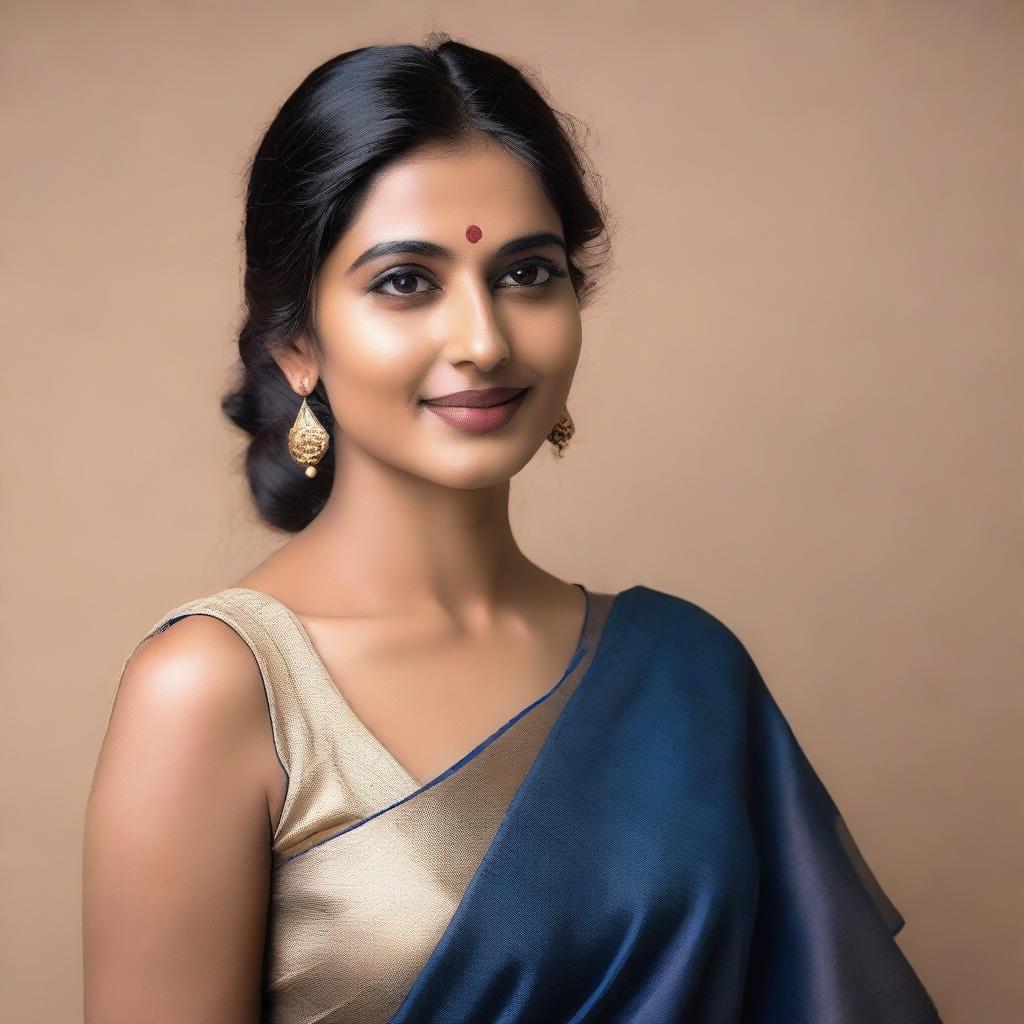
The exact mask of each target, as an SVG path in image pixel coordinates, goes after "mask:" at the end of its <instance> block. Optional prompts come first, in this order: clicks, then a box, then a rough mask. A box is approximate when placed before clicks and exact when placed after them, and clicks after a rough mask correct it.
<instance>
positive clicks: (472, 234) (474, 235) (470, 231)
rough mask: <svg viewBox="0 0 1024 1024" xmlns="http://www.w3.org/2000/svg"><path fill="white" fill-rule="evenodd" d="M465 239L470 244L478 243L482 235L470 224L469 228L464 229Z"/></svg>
mask: <svg viewBox="0 0 1024 1024" xmlns="http://www.w3.org/2000/svg"><path fill="white" fill-rule="evenodd" d="M466 237H467V238H468V239H469V240H470V241H471V242H479V241H480V239H481V238H483V237H484V233H483V232H482V231H481V230H480V229H479V228H478V227H477V226H476V225H475V224H470V225H469V227H468V228H466Z"/></svg>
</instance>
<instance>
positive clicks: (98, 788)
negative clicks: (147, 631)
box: [82, 615, 271, 1024]
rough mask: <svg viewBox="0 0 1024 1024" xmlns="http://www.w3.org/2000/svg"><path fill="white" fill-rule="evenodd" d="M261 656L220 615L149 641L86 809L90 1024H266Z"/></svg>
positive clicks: (139, 653)
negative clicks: (258, 661)
mask: <svg viewBox="0 0 1024 1024" xmlns="http://www.w3.org/2000/svg"><path fill="white" fill-rule="evenodd" d="M266 716H267V711H266V702H265V698H264V693H263V686H262V680H261V678H260V673H259V669H258V667H257V665H256V661H255V659H254V658H253V656H252V653H251V652H250V651H249V648H248V647H247V646H246V645H245V643H244V642H243V641H242V639H241V638H240V637H239V636H238V635H237V634H236V633H235V632H234V630H233V629H231V627H230V626H228V625H227V624H226V623H224V622H221V621H220V620H218V619H216V618H212V617H210V616H206V615H194V616H188V617H186V618H183V619H180V620H178V621H177V622H175V623H173V624H172V625H171V626H169V627H167V628H166V629H165V630H164V631H163V632H161V633H157V634H155V635H154V636H152V637H150V638H149V639H147V640H145V641H144V642H143V643H142V644H141V645H140V646H139V648H138V649H137V650H136V651H135V652H134V654H133V655H132V657H131V658H130V660H129V662H128V665H127V666H126V668H125V671H124V674H123V675H122V678H121V683H120V686H119V689H118V693H117V699H116V701H115V705H114V709H113V711H112V713H111V717H110V722H109V725H108V728H107V733H106V736H105V738H104V742H103V747H102V750H101V751H100V755H99V759H98V762H97V765H96V771H95V775H94V778H93V783H92V789H91V791H90V794H89V800H88V804H87V808H86V819H85V833H84V855H83V895H82V900H83V918H82V923H83V951H84V988H85V993H84V994H85V1021H86V1024H129V1022H132V1024H135V1022H138V1021H142V1020H144V1021H146V1022H147V1024H164V1022H168V1024H169V1022H172V1021H173V1022H174V1024H200V1022H202V1024H207V1022H208V1024H255V1022H257V1021H258V1020H259V1015H260V997H261V981H262V978H261V972H262V959H263V947H264V936H265V927H266V914H267V905H268V896H269V887H270V872H271V848H270V841H271V832H270V824H269V815H268V810H267V787H266V780H265V778H264V777H263V775H262V774H261V767H260V765H261V764H265V763H266V762H265V756H261V747H260V744H261V743H263V742H265V741H266V738H267V737H268V736H269V723H268V722H267V718H266Z"/></svg>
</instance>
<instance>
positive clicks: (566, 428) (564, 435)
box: [547, 408, 576, 456]
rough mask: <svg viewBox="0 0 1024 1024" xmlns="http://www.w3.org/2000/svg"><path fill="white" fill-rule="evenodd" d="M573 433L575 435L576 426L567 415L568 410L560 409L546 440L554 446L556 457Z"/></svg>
mask: <svg viewBox="0 0 1024 1024" xmlns="http://www.w3.org/2000/svg"><path fill="white" fill-rule="evenodd" d="M574 433H576V425H575V424H574V423H573V421H572V417H571V416H570V415H569V410H568V409H567V408H565V409H562V412H561V414H560V415H559V417H558V420H557V422H556V423H555V425H554V426H553V427H552V428H551V433H550V434H548V438H547V439H548V440H549V441H550V442H551V443H552V444H553V445H554V446H555V453H556V454H557V455H559V456H561V454H562V452H563V451H564V449H565V447H566V445H568V443H569V441H570V440H571V439H572V435H573V434H574Z"/></svg>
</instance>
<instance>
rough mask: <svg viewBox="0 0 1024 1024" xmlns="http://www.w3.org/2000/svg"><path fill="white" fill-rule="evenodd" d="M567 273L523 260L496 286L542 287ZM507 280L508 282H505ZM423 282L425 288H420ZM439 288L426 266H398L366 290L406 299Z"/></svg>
mask: <svg viewBox="0 0 1024 1024" xmlns="http://www.w3.org/2000/svg"><path fill="white" fill-rule="evenodd" d="M566 276H568V275H567V273H566V271H564V270H563V269H562V268H561V267H559V266H558V265H557V264H556V263H553V262H552V261H551V260H547V259H541V258H540V257H537V258H535V259H532V260H523V261H522V262H520V263H517V264H516V265H515V266H513V267H509V268H508V270H506V271H505V272H504V273H502V274H501V276H500V277H498V278H497V279H496V280H495V282H494V285H493V287H495V288H510V289H514V290H525V289H528V288H543V287H544V286H545V285H549V284H551V283H552V282H553V281H554V280H555V279H556V278H559V277H566ZM505 281H508V282H509V283H507V284H505V283H502V282H505ZM421 283H422V285H423V287H421ZM439 287H440V286H439V285H437V284H436V283H435V282H434V281H433V279H432V278H431V277H430V275H429V274H427V273H426V272H425V270H424V268H417V267H396V268H395V269H394V270H390V271H388V272H387V273H386V274H384V275H383V276H382V277H378V278H376V279H375V280H374V282H373V283H372V284H371V285H370V286H369V287H368V288H367V291H368V292H375V293H376V294H378V295H386V296H388V297H390V298H399V299H404V298H411V297H412V296H415V295H422V294H423V293H425V292H430V291H437V290H438V289H439Z"/></svg>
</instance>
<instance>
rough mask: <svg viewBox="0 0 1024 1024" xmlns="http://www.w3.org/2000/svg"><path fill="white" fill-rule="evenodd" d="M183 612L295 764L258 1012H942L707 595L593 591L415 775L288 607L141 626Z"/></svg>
mask: <svg viewBox="0 0 1024 1024" xmlns="http://www.w3.org/2000/svg"><path fill="white" fill-rule="evenodd" d="M195 612H198V613H202V614H212V615H216V616H218V617H220V618H222V619H224V620H225V621H227V622H229V623H230V624H231V625H232V626H233V627H234V628H235V629H236V630H237V631H238V632H239V633H240V635H242V636H243V638H244V639H245V640H246V642H247V643H248V644H249V645H250V647H251V648H252V650H253V652H254V654H255V655H256V658H257V661H258V662H259V664H260V668H261V671H262V673H263V677H264V681H265V684H266V686H267V696H268V702H269V705H270V711H271V715H272V718H273V724H274V730H275V739H276V741H277V744H278V749H279V753H280V755H281V759H282V764H283V765H284V767H285V768H286V769H287V771H288V773H289V792H288V796H287V799H286V802H285V807H284V812H283V814H282V817H281V820H280V823H279V824H278V826H277V829H276V830H275V833H274V850H273V852H274V884H273V896H272V901H271V910H270V920H269V924H268V950H267V962H266V991H265V1001H264V1020H265V1021H267V1022H273V1024H300V1022H301V1024H313V1022H318V1024H323V1022H334V1024H341V1022H356V1021H359V1022H361V1024H369V1022H371V1021H380V1022H384V1024H583V1022H592V1024H597V1022H623V1024H936V1022H938V1021H939V1016H938V1014H937V1012H936V1009H935V1007H934V1005H933V1003H932V1001H931V1000H930V998H929V995H928V993H927V992H926V990H925V989H924V987H923V986H922V984H921V982H920V980H919V979H918V977H917V976H916V974H915V972H914V970H913V969H912V967H911V965H910V964H909V963H908V961H907V959H906V958H905V957H904V955H903V953H902V951H901V950H900V947H899V946H898V945H897V943H896V942H895V940H894V938H893V937H894V935H895V934H896V933H897V932H898V931H899V929H900V928H901V927H902V925H903V923H904V922H903V918H902V917H901V916H900V914H899V912H898V911H897V910H896V908H895V907H894V906H893V905H892V903H890V902H889V900H888V899H887V898H886V895H885V893H884V892H883V891H882V888H881V887H880V885H879V884H878V882H877V881H876V880H875V879H874V878H873V876H872V874H871V872H870V870H869V869H868V866H867V864H866V863H865V862H864V860H863V858H862V857H861V856H860V854H859V853H858V851H857V848H856V846H855V845H854V842H853V840H852V838H851V836H850V834H849V832H848V831H847V829H846V827H845V825H844V823H843V819H842V817H841V815H840V813H839V811H838V810H837V808H836V806H835V804H834V803H833V801H832V800H831V799H830V797H829V794H828V792H827V791H826V789H825V788H824V786H823V785H822V783H821V781H820V780H819V778H818V776H817V774H816V773H815V770H814V769H813V767H812V766H811V764H810V763H809V762H808V760H807V758H806V757H805V755H804V753H803V751H802V750H801V748H800V745H799V744H798V742H797V740H796V738H795V737H794V734H793V732H792V731H791V729H790V727H789V726H788V724H787V722H786V720H785V718H784V717H783V715H782V713H781V712H780V710H779V707H778V706H777V704H776V702H775V701H774V699H773V698H772V696H771V694H770V692H769V690H768V689H767V688H766V686H765V683H764V681H763V680H762V678H761V675H760V673H759V672H758V669H757V668H756V666H755V664H754V662H753V661H752V659H751V657H750V655H749V654H748V653H747V651H746V649H745V648H744V646H743V644H742V643H741V642H740V641H739V640H738V639H737V637H736V636H735V635H734V634H733V633H732V632H731V631H730V630H729V628H728V627H726V626H725V625H724V624H723V623H722V622H721V621H719V620H718V619H717V618H715V617H714V616H713V615H711V614H710V613H708V612H706V611H704V610H703V609H701V608H700V607H699V606H697V605H695V604H692V603H690V602H688V601H686V600H684V599H682V598H679V597H675V596H673V595H670V594H667V593H664V592H661V591H658V590H654V589H652V588H649V587H645V586H634V587H631V588H630V589H628V590H625V591H623V592H621V593H619V594H588V613H587V621H586V623H585V625H584V629H583V633H582V635H581V638H580V644H579V646H578V648H577V651H576V653H575V654H574V656H573V659H572V662H571V663H570V665H569V666H568V667H567V669H566V671H565V673H564V675H563V676H562V678H561V679H560V680H559V681H558V682H557V683H556V684H555V686H554V687H553V688H552V689H551V690H550V691H548V692H547V693H546V694H545V695H544V696H543V697H541V698H540V699H539V700H538V701H536V702H535V703H534V704H532V705H530V707H528V708H525V709H523V711H522V712H520V714H519V715H517V716H516V717H515V718H513V719H512V720H511V721H510V722H508V723H507V724H506V725H504V726H503V727H502V728H501V729H499V730H498V731H497V732H496V733H494V734H493V735H492V736H491V737H489V738H488V739H487V740H486V741H484V742H483V743H482V744H480V746H478V747H477V748H476V749H475V750H473V751H470V753H469V754H467V755H466V756H465V757H464V758H462V759H461V760H460V761H459V762H457V763H456V764H455V765H453V766H452V767H451V768H450V769H448V770H447V771H446V772H445V773H443V774H442V775H441V776H440V777H438V778H436V779H433V780H430V781H429V782H426V783H421V782H420V781H418V780H416V779H413V778H412V777H411V776H409V774H408V773H406V772H405V770H404V769H402V767H401V766H400V765H399V764H398V763H397V762H396V761H395V760H394V759H393V758H392V757H390V755H389V754H388V752H387V751H386V750H385V749H384V748H383V746H382V745H381V744H380V743H379V742H378V741H377V740H376V738H375V737H374V736H373V735H372V734H371V733H370V732H369V730H368V729H366V727H365V726H364V725H362V723H361V722H359V720H358V718H356V716H355V715H354V714H353V713H352V711H351V708H349V707H348V706H347V704H346V703H345V701H344V699H343V698H342V697H340V695H339V693H338V691H337V689H336V688H335V687H334V686H333V685H332V683H331V680H330V678H329V677H328V676H327V675H326V672H325V669H324V666H323V663H322V662H321V661H320V659H319V657H318V656H317V654H316V652H315V650H314V649H313V647H312V644H311V643H310V641H309V637H308V636H307V635H306V634H305V632H304V630H303V629H302V626H301V624H299V622H298V620H297V619H295V617H294V615H292V614H291V613H290V612H289V611H288V610H287V609H286V608H285V607H284V606H283V605H281V604H280V603H279V602H277V601H275V600H274V599H273V598H270V597H267V596H266V595H261V594H258V593H257V592H255V591H250V590H245V589H238V588H235V589H231V590H226V591H222V592H221V593H220V594H217V595H214V596H212V597H209V598H201V599H199V600H198V601H194V602H190V604H189V605H186V606H182V608H179V609H175V610H174V611H173V612H171V613H169V614H168V615H167V616H165V617H164V619H163V620H161V623H158V625H157V626H156V627H154V630H155V629H156V628H159V626H160V625H161V624H162V623H167V622H170V621H173V620H174V618H177V617H180V616H181V615H182V614H190V613H195ZM151 632H152V631H151Z"/></svg>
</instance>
